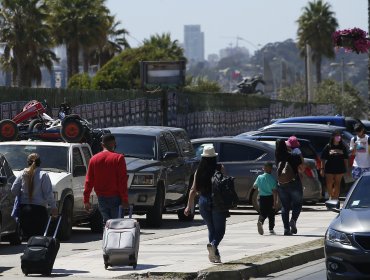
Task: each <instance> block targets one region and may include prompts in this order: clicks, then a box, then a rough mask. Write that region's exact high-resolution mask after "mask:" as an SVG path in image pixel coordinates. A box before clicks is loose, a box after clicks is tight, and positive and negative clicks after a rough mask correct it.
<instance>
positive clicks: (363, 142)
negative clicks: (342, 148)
mask: <svg viewBox="0 0 370 280" xmlns="http://www.w3.org/2000/svg"><path fill="white" fill-rule="evenodd" d="M354 130H355V132H356V136H355V137H352V139H351V142H350V145H349V150H350V151H351V156H352V157H353V158H354V160H353V165H352V177H353V179H358V178H360V177H361V175H362V174H363V173H364V172H367V171H370V154H369V153H370V149H369V142H370V140H369V136H368V135H366V134H365V127H364V125H363V124H362V123H356V124H355V126H354Z"/></svg>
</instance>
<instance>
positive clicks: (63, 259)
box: [0, 204, 336, 280]
mask: <svg viewBox="0 0 370 280" xmlns="http://www.w3.org/2000/svg"><path fill="white" fill-rule="evenodd" d="M335 215H336V214H335V213H333V212H330V211H327V210H326V209H325V207H324V205H323V204H320V205H317V206H305V207H304V209H303V212H302V214H301V217H300V218H299V221H298V223H297V227H298V234H297V235H294V236H284V235H283V226H282V222H281V217H280V215H278V216H277V217H276V227H275V231H276V235H269V234H266V235H263V236H261V235H259V234H258V233H257V226H256V223H257V218H258V215H257V213H256V212H255V211H254V210H253V209H252V208H251V207H241V208H239V209H238V210H237V211H233V213H232V216H231V217H230V218H229V219H228V221H227V229H226V234H225V238H224V240H223V241H222V243H221V245H220V247H219V249H220V252H221V257H222V261H223V264H221V265H213V264H211V263H209V261H208V257H207V250H206V244H207V229H206V226H205V225H204V224H203V222H202V220H201V217H200V215H199V214H197V215H196V217H195V220H194V221H193V222H190V223H189V222H187V223H186V222H181V223H180V222H179V221H178V220H177V215H173V214H166V215H165V217H164V224H163V227H162V228H161V229H152V228H147V227H146V226H145V221H144V220H142V218H141V217H138V218H139V222H140V223H141V224H142V230H141V243H140V252H139V260H138V266H137V268H136V270H133V269H132V267H114V268H109V269H108V270H105V269H104V264H103V257H102V249H101V235H98V234H92V233H90V232H89V230H88V229H83V228H76V229H74V231H73V238H72V239H71V240H70V241H68V242H63V243H62V244H61V249H60V251H59V254H58V256H57V259H56V261H55V265H54V270H53V276H54V277H63V278H64V277H68V278H71V277H73V278H75V279H89V278H94V279H95V280H96V279H109V278H117V277H118V278H126V279H144V278H148V279H153V278H157V279H158V278H160V279H185V278H186V279H196V278H198V279H248V278H249V277H250V276H254V277H259V276H265V275H268V274H271V273H274V272H276V271H281V270H285V269H288V268H290V267H292V266H297V265H301V264H303V263H307V262H309V261H312V260H316V259H320V258H322V257H323V249H322V241H323V236H324V233H325V231H326V228H327V226H328V225H329V223H330V221H331V220H332V218H334V217H335ZM266 222H267V221H266ZM266 226H267V224H266V225H265V229H267V227H266ZM24 246H25V245H24V244H22V245H20V246H15V247H12V246H9V245H7V244H5V243H2V244H0V255H3V256H6V258H1V259H0V276H2V277H1V278H0V279H4V280H5V279H18V278H23V274H22V272H21V269H20V260H19V257H20V255H21V253H22V251H23V249H24ZM220 277H221V278H220ZM44 279H45V278H44Z"/></svg>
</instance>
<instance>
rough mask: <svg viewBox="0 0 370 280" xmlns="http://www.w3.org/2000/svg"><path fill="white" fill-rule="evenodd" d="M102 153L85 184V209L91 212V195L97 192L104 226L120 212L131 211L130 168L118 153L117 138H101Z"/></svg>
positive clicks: (91, 161)
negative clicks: (128, 179) (128, 168)
mask: <svg viewBox="0 0 370 280" xmlns="http://www.w3.org/2000/svg"><path fill="white" fill-rule="evenodd" d="M102 147H103V151H101V152H100V153H98V154H96V155H94V156H93V157H92V158H91V159H90V162H89V167H88V170H87V175H86V180H85V190H84V205H85V209H86V210H87V211H90V209H91V205H90V194H91V191H92V190H93V189H94V191H95V193H96V195H97V197H98V205H99V210H100V213H101V214H102V216H103V224H105V222H106V221H107V220H109V219H114V218H117V217H118V209H119V206H120V205H121V206H122V207H123V208H127V207H128V191H127V168H126V161H125V157H124V156H123V155H122V154H118V153H115V152H114V150H115V148H116V140H115V137H114V135H112V134H106V135H104V136H103V138H102Z"/></svg>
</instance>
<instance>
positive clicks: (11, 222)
mask: <svg viewBox="0 0 370 280" xmlns="http://www.w3.org/2000/svg"><path fill="white" fill-rule="evenodd" d="M14 180H15V176H14V174H13V171H12V169H11V168H10V167H9V164H8V161H7V160H6V158H5V157H4V156H3V155H2V154H0V241H9V242H10V244H11V245H18V244H20V243H21V240H22V237H21V233H20V230H19V224H18V223H17V222H16V220H15V219H14V218H13V217H11V213H12V210H13V204H14V199H15V196H14V195H13V194H12V192H11V187H12V184H13V182H14Z"/></svg>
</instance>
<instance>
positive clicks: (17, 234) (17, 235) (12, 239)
mask: <svg viewBox="0 0 370 280" xmlns="http://www.w3.org/2000/svg"><path fill="white" fill-rule="evenodd" d="M8 240H9V243H10V245H12V246H16V245H19V244H21V243H22V232H21V226H20V224H19V223H18V222H17V225H16V228H15V231H14V232H13V233H11V234H9V235H8Z"/></svg>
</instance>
